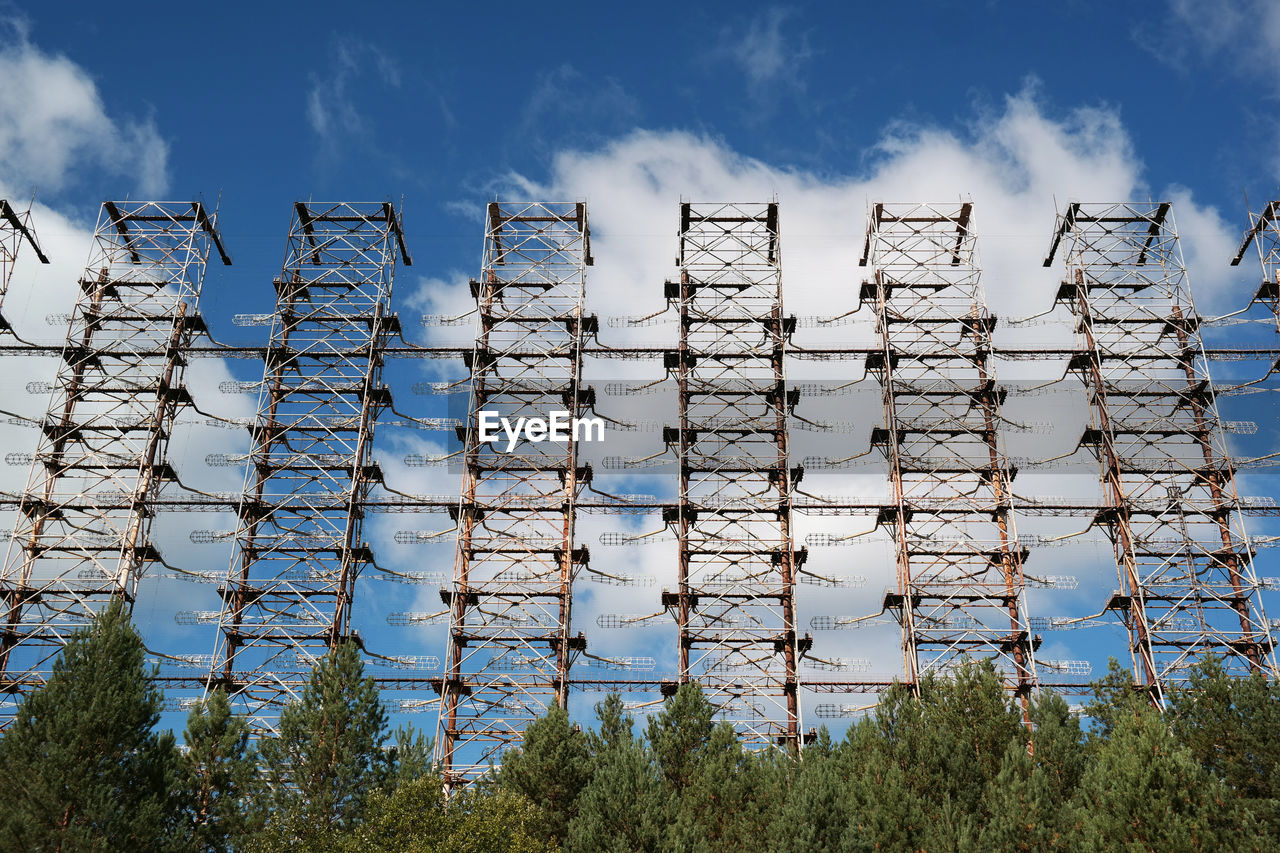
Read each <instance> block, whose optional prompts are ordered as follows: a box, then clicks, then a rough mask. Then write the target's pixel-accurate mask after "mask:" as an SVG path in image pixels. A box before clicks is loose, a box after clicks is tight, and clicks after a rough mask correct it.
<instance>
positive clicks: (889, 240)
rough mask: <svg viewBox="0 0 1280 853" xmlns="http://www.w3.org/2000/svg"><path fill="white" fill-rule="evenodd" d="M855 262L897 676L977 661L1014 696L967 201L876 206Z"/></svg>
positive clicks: (997, 406) (1018, 648) (1021, 654)
mask: <svg viewBox="0 0 1280 853" xmlns="http://www.w3.org/2000/svg"><path fill="white" fill-rule="evenodd" d="M861 263H862V264H863V265H869V266H870V267H871V269H872V271H873V277H872V279H871V280H870V281H866V282H864V283H863V285H862V291H861V302H862V303H863V304H874V306H875V311H876V333H877V335H878V338H879V343H880V348H879V351H878V352H874V353H872V354H869V355H868V356H867V372H868V374H870V375H873V376H875V378H876V380H877V381H878V382H879V383H880V388H881V394H882V399H883V404H884V426H883V427H878V428H876V429H875V430H873V432H872V437H871V443H872V445H873V446H874V447H876V448H878V449H879V450H880V451H881V452H882V453H883V454H884V456H885V458H886V460H888V463H889V477H890V481H891V484H892V499H891V502H890V503H889V504H888V505H886V506H885V507H884V508H883V509H881V510H880V514H879V518H878V521H877V524H878V526H881V527H883V528H885V529H887V530H888V531H889V532H890V534H891V535H892V537H893V540H894V543H895V546H896V564H897V588H896V589H895V590H893V591H890V592H888V593H886V595H885V599H884V608H885V610H886V611H888V612H889V613H891V614H892V615H893V616H894V618H895V619H897V620H898V621H899V622H900V623H901V626H902V649H903V672H904V676H905V679H906V681H907V682H908V683H910V684H913V685H914V684H918V682H919V680H920V678H921V677H922V676H923V675H925V674H926V673H929V672H934V673H938V674H945V673H946V672H947V671H948V670H949V669H950V668H952V667H953V666H954V665H955V664H957V663H958V662H959V661H960V660H961V659H962V658H964V657H972V658H990V659H991V660H993V662H994V663H995V665H996V668H997V670H998V671H1000V672H1001V673H1002V674H1003V676H1004V680H1005V684H1006V685H1007V686H1008V688H1009V689H1010V690H1011V691H1013V692H1014V693H1015V694H1016V695H1018V696H1019V697H1022V698H1023V699H1024V700H1025V698H1026V697H1027V696H1028V695H1029V693H1030V692H1031V690H1032V689H1033V688H1034V687H1035V686H1036V683H1037V681H1036V664H1035V645H1036V642H1035V641H1033V639H1032V636H1031V630H1030V625H1029V621H1028V617H1027V612H1026V595H1025V593H1026V590H1025V582H1024V579H1023V574H1022V564H1023V561H1024V559H1025V557H1026V549H1024V548H1023V547H1022V546H1021V545H1019V542H1018V536H1017V530H1016V527H1015V522H1014V511H1013V495H1012V490H1011V480H1012V478H1013V473H1014V471H1013V469H1012V468H1011V467H1010V465H1009V461H1008V459H1007V458H1006V457H1005V455H1004V452H1003V450H1002V447H1001V441H1000V435H1001V429H1002V427H1003V426H1004V425H1005V421H1004V418H1003V416H1002V414H1001V404H1002V401H1003V400H1004V396H1005V393H1006V392H1005V390H1004V389H1003V388H1002V387H1001V386H1000V385H998V384H997V382H996V377H995V375H994V372H993V370H992V365H991V359H992V353H993V348H992V343H991V332H992V329H993V328H994V326H995V318H994V317H992V316H991V315H990V314H989V313H988V312H987V307H986V304H985V298H984V296H983V293H982V289H981V285H980V277H981V270H980V268H979V265H978V262H977V255H976V235H975V231H974V226H973V205H972V203H969V202H963V203H959V204H947V205H930V204H875V205H874V206H873V207H872V210H871V216H870V220H869V222H868V225H867V238H866V243H865V246H864V249H863V256H862V261H861Z"/></svg>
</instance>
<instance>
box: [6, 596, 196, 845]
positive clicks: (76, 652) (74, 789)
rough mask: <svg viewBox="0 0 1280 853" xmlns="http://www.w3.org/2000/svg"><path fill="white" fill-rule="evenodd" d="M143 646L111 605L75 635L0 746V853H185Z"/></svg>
mask: <svg viewBox="0 0 1280 853" xmlns="http://www.w3.org/2000/svg"><path fill="white" fill-rule="evenodd" d="M144 655H145V649H144V647H143V644H142V639H141V638H140V637H139V636H138V633H137V631H135V630H134V628H133V625H132V624H130V621H129V617H128V615H127V614H126V613H125V609H124V606H123V604H122V603H121V602H120V601H119V600H116V601H113V602H112V603H111V605H110V606H109V607H108V608H107V609H106V610H105V611H104V612H102V613H101V614H100V615H99V616H98V617H97V618H96V619H95V620H94V621H93V623H92V624H91V625H89V626H87V627H85V628H82V629H79V630H77V631H75V632H74V633H73V634H72V635H71V636H70V638H69V639H68V642H67V645H66V647H65V648H64V649H63V652H62V655H61V656H60V657H59V658H58V659H57V660H56V661H55V662H54V664H53V671H52V674H51V676H50V678H49V681H48V682H47V683H46V684H45V685H44V686H42V687H39V688H37V689H35V690H33V691H32V692H31V693H30V694H28V695H27V697H26V698H25V699H24V700H23V702H22V704H21V705H19V707H18V712H17V717H16V718H15V720H14V722H13V724H12V725H11V727H10V728H9V730H8V731H7V732H6V734H5V736H4V738H3V739H0V778H3V779H4V783H5V785H6V787H7V791H6V793H5V795H4V796H3V797H0V849H4V850H24V851H26V850H30V851H39V850H77V851H80V850H84V851H93V850H183V849H189V845H190V839H189V836H188V833H187V821H186V814H185V809H184V803H183V799H182V797H181V796H180V788H181V786H180V785H179V784H178V782H179V771H178V753H177V749H176V747H175V745H174V738H173V734H172V733H164V734H157V733H156V732H155V731H154V728H155V725H156V723H157V721H158V720H159V718H160V710H161V707H162V703H163V697H162V695H161V693H160V691H159V690H158V689H157V688H156V687H154V686H153V684H152V683H151V681H150V677H151V676H153V675H154V671H152V672H148V671H147V669H146V666H145V657H144Z"/></svg>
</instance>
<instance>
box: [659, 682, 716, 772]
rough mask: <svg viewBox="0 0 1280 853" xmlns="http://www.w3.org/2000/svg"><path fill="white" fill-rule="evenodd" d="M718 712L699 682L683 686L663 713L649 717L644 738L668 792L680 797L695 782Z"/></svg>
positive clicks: (664, 708)
mask: <svg viewBox="0 0 1280 853" xmlns="http://www.w3.org/2000/svg"><path fill="white" fill-rule="evenodd" d="M715 712H716V709H715V708H714V707H713V706H712V704H711V703H710V702H708V701H707V697H706V696H704V695H703V693H702V688H701V687H700V686H699V685H698V684H697V683H696V682H687V683H685V684H681V685H680V687H679V689H677V690H676V694H675V696H672V697H671V698H670V699H668V700H667V703H666V705H665V706H664V707H663V709H662V711H661V712H660V713H657V714H654V715H653V716H651V717H650V718H649V725H648V727H647V728H646V730H645V738H646V739H647V740H648V741H649V748H650V749H651V750H653V757H654V760H655V761H656V762H657V764H658V770H659V771H660V772H661V774H662V777H663V780H664V781H665V783H666V786H667V789H668V791H670V792H671V793H672V794H675V795H678V794H679V793H680V792H681V791H683V790H684V789H685V787H686V786H688V785H689V783H690V782H691V781H692V780H693V774H694V771H695V769H696V768H697V766H698V762H699V761H700V760H701V758H702V752H703V749H704V748H705V747H706V745H707V743H708V742H709V741H710V740H711V732H712V731H713V730H714V729H715V722H714V719H713V718H714V717H715Z"/></svg>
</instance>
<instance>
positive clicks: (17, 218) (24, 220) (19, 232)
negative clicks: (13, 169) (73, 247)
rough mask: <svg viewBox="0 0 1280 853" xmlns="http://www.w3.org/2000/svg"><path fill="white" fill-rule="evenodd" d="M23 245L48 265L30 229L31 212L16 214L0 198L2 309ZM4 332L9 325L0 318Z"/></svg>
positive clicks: (0, 327) (5, 200)
mask: <svg viewBox="0 0 1280 853" xmlns="http://www.w3.org/2000/svg"><path fill="white" fill-rule="evenodd" d="M24 243H26V244H28V245H30V246H31V251H33V252H35V253H36V257H37V258H38V259H39V261H40V263H42V264H47V263H49V259H48V258H47V257H46V256H45V254H44V251H43V250H42V249H41V248H40V243H39V242H38V241H37V240H36V233H35V229H34V228H32V227H31V211H30V210H27V211H24V212H22V213H18V211H16V210H14V209H13V205H11V204H9V202H8V200H7V199H3V198H0V308H3V306H4V298H5V296H6V295H7V294H8V292H9V282H10V280H11V279H12V278H13V270H14V266H15V265H16V264H17V262H18V250H19V249H21V248H22V245H23V244H24ZM6 331H9V324H8V322H7V321H6V320H5V319H4V317H3V316H0V332H6Z"/></svg>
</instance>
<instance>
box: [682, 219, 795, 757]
mask: <svg viewBox="0 0 1280 853" xmlns="http://www.w3.org/2000/svg"><path fill="white" fill-rule="evenodd" d="M679 263H680V280H679V283H678V284H675V283H673V284H672V285H671V286H669V288H668V293H667V297H668V299H675V300H678V302H679V312H680V342H679V349H678V350H677V351H676V352H675V353H673V354H672V356H673V357H674V358H672V359H671V362H673V363H669V365H668V366H669V367H670V366H674V367H675V368H676V378H677V386H678V394H679V415H680V422H679V426H678V427H677V428H676V429H674V430H669V431H668V434H667V435H666V436H665V438H666V441H667V443H668V444H673V445H676V447H677V449H678V460H679V492H678V496H677V499H678V504H677V506H676V507H675V508H674V512H673V514H672V516H673V517H672V518H671V519H670V520H671V521H673V522H674V524H675V527H676V533H677V537H678V548H679V564H678V567H677V571H678V574H677V579H678V584H679V585H678V587H677V589H676V590H675V591H674V592H664V593H663V597H662V604H663V606H664V607H665V608H668V609H669V610H670V611H671V612H672V613H673V615H674V616H675V617H676V623H677V625H678V628H679V636H678V641H677V642H678V645H677V648H678V658H679V680H680V681H681V682H685V681H697V682H698V683H700V684H701V685H702V686H703V689H704V690H705V691H706V693H707V697H708V699H709V700H710V701H711V702H712V703H713V704H715V705H717V706H718V707H719V709H720V715H721V717H722V718H723V719H727V720H730V721H731V722H732V723H733V724H734V726H735V728H737V730H738V732H739V734H740V735H741V736H742V738H743V739H744V740H745V741H746V742H748V743H752V744H757V745H762V744H784V745H798V742H799V737H800V730H801V722H800V698H799V689H798V688H799V676H798V674H797V670H798V666H799V656H800V655H801V654H803V653H804V652H805V651H806V650H807V649H808V644H809V641H808V639H807V638H805V639H798V638H797V636H796V615H795V580H796V576H795V569H796V563H797V561H798V560H803V557H804V552H803V551H801V552H799V553H797V552H796V551H795V550H794V548H793V547H792V531H791V497H792V495H791V482H792V478H793V477H796V476H798V472H793V471H792V470H791V469H790V467H789V464H788V446H787V438H788V432H787V415H788V412H789V410H790V409H791V408H793V407H794V406H795V402H796V396H797V395H795V394H789V393H788V390H787V383H786V374H785V371H784V364H783V363H784V360H785V358H786V345H787V339H788V337H789V336H790V334H791V332H792V331H793V330H794V329H795V320H794V318H786V317H784V316H783V313H782V267H781V246H780V243H779V232H778V205H777V203H776V202H770V203H766V204H688V203H685V204H682V205H681V207H680V253H679Z"/></svg>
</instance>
